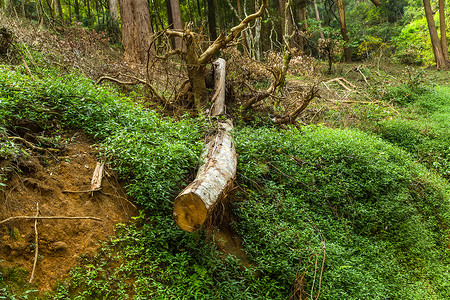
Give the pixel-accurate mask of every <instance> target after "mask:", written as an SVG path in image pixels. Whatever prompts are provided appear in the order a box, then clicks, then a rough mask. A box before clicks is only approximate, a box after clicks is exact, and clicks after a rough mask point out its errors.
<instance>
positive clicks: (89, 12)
mask: <svg viewBox="0 0 450 300" xmlns="http://www.w3.org/2000/svg"><path fill="white" fill-rule="evenodd" d="M86 9H87V16H88V19H89V22H91V24H93V23H94V22H93V21H92V20H91V4H90V3H89V0H86Z"/></svg>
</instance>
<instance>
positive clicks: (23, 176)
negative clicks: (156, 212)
mask: <svg viewBox="0 0 450 300" xmlns="http://www.w3.org/2000/svg"><path fill="white" fill-rule="evenodd" d="M26 137H27V138H28V139H29V140H32V139H31V138H30V137H32V133H29V132H27V133H26ZM63 138H67V139H68V140H69V141H70V142H69V143H67V145H66V148H65V149H64V151H61V152H60V153H58V154H55V153H52V154H51V153H45V154H44V153H39V152H31V149H26V150H24V151H29V152H30V155H29V156H28V158H27V159H26V160H23V161H19V162H18V163H17V164H16V165H14V166H12V167H11V168H12V172H11V174H12V176H11V178H10V179H9V180H8V181H7V182H6V188H5V189H4V190H3V191H2V192H1V193H0V203H1V204H2V205H0V219H1V220H3V219H7V218H9V217H14V216H36V209H37V207H39V216H41V217H52V216H66V217H94V218H99V219H100V220H101V221H97V220H91V219H86V220H76V219H75V220H65V219H48V220H39V221H37V232H38V237H39V238H38V254H39V255H38V262H37V265H36V271H35V275H34V277H35V281H34V282H35V283H37V284H38V286H39V290H40V291H41V292H43V291H47V290H50V289H52V288H53V287H54V284H55V283H56V282H57V281H59V280H61V279H62V278H63V277H65V276H67V275H68V272H69V270H70V269H71V268H72V267H73V266H74V265H75V263H76V262H77V258H78V257H79V256H80V255H92V254H94V253H95V251H96V249H97V248H98V247H99V244H100V243H101V242H102V241H106V240H107V239H108V238H109V236H111V235H114V229H115V226H116V224H117V223H124V222H127V221H128V220H130V218H131V217H132V216H134V215H136V214H137V211H136V209H135V207H133V206H132V205H131V204H130V202H129V200H128V197H127V195H126V193H125V192H124V191H123V189H122V186H121V183H120V182H119V181H118V179H117V176H116V174H115V173H114V172H113V171H112V170H110V169H108V168H107V169H106V172H105V176H104V178H103V182H102V188H101V190H99V191H95V192H73V193H72V192H65V191H85V190H89V188H90V183H91V179H92V176H93V172H94V169H95V166H96V161H97V158H96V154H97V153H98V150H97V149H96V146H95V145H94V144H93V143H92V141H91V140H89V139H88V138H87V137H85V136H84V135H83V134H80V133H78V132H74V133H70V134H68V135H66V136H65V137H63ZM8 163H9V162H8V161H1V166H2V167H8ZM34 223H35V221H34V220H20V219H19V220H11V221H9V222H7V223H5V224H2V226H1V227H0V239H1V245H0V261H1V266H2V268H3V269H4V270H9V272H17V270H18V269H20V270H22V271H24V272H25V273H26V274H27V277H29V274H31V272H32V268H33V261H34V255H35V228H34V227H35V224H34ZM4 273H5V275H10V274H8V271H7V272H5V271H4ZM11 277H14V276H11Z"/></svg>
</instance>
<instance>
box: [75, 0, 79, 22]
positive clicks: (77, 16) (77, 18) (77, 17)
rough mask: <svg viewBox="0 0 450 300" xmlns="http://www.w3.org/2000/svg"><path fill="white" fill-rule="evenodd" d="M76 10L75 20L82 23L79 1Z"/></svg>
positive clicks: (76, 3) (76, 2)
mask: <svg viewBox="0 0 450 300" xmlns="http://www.w3.org/2000/svg"><path fill="white" fill-rule="evenodd" d="M74 8H75V18H76V20H77V21H80V4H79V3H78V0H75V2H74Z"/></svg>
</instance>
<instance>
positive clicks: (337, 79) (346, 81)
mask: <svg viewBox="0 0 450 300" xmlns="http://www.w3.org/2000/svg"><path fill="white" fill-rule="evenodd" d="M333 81H335V82H337V83H338V84H339V85H340V86H342V87H343V88H344V89H346V90H347V91H349V92H352V91H353V90H356V86H355V85H354V84H352V83H351V82H349V81H348V80H347V79H345V78H342V77H338V78H333V79H330V80H328V81H327V82H325V83H330V82H333ZM342 81H344V82H345V83H347V84H348V85H349V86H351V87H352V89H353V90H352V89H350V88H349V87H347V86H346V85H345V84H344V83H343V82H342ZM325 86H327V85H325Z"/></svg>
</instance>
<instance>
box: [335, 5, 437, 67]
mask: <svg viewBox="0 0 450 300" xmlns="http://www.w3.org/2000/svg"><path fill="white" fill-rule="evenodd" d="M424 1H425V0H424ZM428 1H429V0H428ZM337 7H338V12H339V25H340V27H341V34H342V39H343V40H344V42H345V45H344V56H345V62H351V61H352V53H351V50H350V48H349V47H348V43H349V41H350V40H349V38H348V35H347V24H346V22H345V10H344V0H337Z"/></svg>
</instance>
